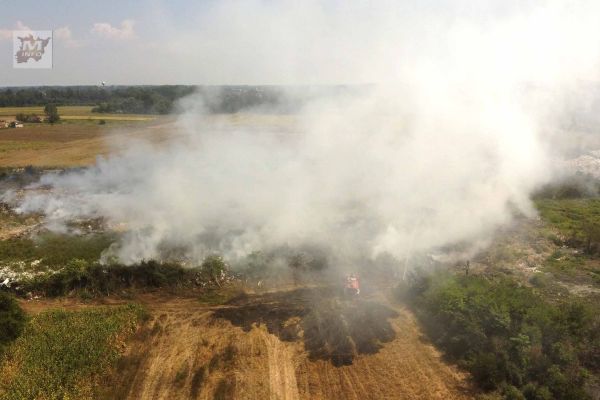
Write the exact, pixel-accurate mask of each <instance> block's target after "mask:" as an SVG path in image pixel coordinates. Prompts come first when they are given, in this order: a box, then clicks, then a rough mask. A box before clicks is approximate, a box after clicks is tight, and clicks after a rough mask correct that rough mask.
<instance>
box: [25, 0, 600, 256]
mask: <svg viewBox="0 0 600 400" xmlns="http://www.w3.org/2000/svg"><path fill="white" fill-rule="evenodd" d="M468 3H469V2H467V3H463V2H456V5H455V6H454V7H452V6H449V5H447V4H446V3H443V5H444V8H445V9H447V10H448V9H449V10H451V11H452V12H450V13H446V14H444V17H443V18H442V17H436V16H432V15H433V14H431V13H427V12H421V13H418V18H417V17H415V15H414V14H415V13H414V12H411V11H410V10H408V9H406V7H405V9H398V8H397V4H396V2H389V3H385V2H382V3H378V4H377V5H373V6H372V8H368V10H369V12H368V13H366V14H365V13H364V12H361V10H363V8H364V7H367V6H363V8H361V7H358V6H350V5H348V6H346V5H344V4H342V3H339V4H338V3H336V5H335V10H333V11H332V10H323V9H322V8H319V7H317V6H316V5H315V3H312V2H308V3H306V4H307V5H306V6H300V5H294V6H292V5H290V4H289V3H284V4H287V5H286V6H283V5H281V6H277V7H275V6H272V8H268V7H270V6H268V5H265V3H254V2H242V4H243V5H244V7H242V10H244V15H245V18H246V19H243V18H241V17H240V14H239V13H240V12H241V11H239V10H237V9H236V8H235V7H233V6H225V5H223V6H221V7H220V8H219V9H218V10H216V11H214V12H215V14H216V16H217V18H216V20H215V21H216V22H214V23H215V24H217V25H218V29H216V28H215V30H214V31H213V32H216V33H213V34H215V35H216V34H220V35H223V43H224V44H223V45H224V46H227V45H228V44H230V43H231V37H232V36H235V34H238V33H239V32H240V30H242V27H243V26H245V25H244V24H245V23H247V21H252V20H253V18H255V19H254V20H256V21H262V22H263V23H266V22H268V21H273V22H274V23H276V26H277V29H278V31H277V34H276V36H277V39H270V40H277V43H278V44H279V45H278V46H274V48H273V53H268V50H265V46H264V44H263V43H262V42H260V43H259V41H260V40H263V39H264V40H269V39H268V38H267V33H261V32H263V31H262V30H263V29H264V28H263V26H262V25H263V24H262V23H261V24H257V25H258V26H257V31H258V33H254V34H251V33H249V37H246V40H247V41H257V46H258V48H259V49H260V50H261V51H263V52H266V53H268V54H263V55H262V56H263V58H265V59H268V60H270V61H271V62H272V63H277V62H279V63H281V65H284V66H285V68H286V70H289V71H296V74H292V73H290V75H289V76H291V83H298V84H302V83H305V82H306V81H308V82H309V83H310V80H309V79H304V80H302V79H303V77H304V78H306V76H307V71H309V72H310V71H313V72H314V69H318V68H321V67H322V68H323V70H324V71H325V72H324V75H322V77H323V79H325V80H327V79H332V76H333V75H334V74H333V73H332V72H331V71H333V70H334V69H335V68H336V67H337V68H339V77H340V79H343V80H344V81H345V82H348V83H364V82H372V83H374V84H373V85H369V86H362V87H360V88H358V89H356V88H355V89H356V90H349V91H345V92H344V94H338V95H336V96H324V97H321V98H318V99H315V100H312V101H310V102H309V103H308V104H306V105H305V106H304V107H303V108H302V110H301V111H299V112H298V113H296V114H295V115H292V116H281V115H279V116H276V117H273V120H274V121H286V122H285V123H273V124H268V125H265V124H261V123H256V122H255V121H257V120H258V121H264V120H268V118H267V117H266V114H269V112H270V111H273V113H275V112H276V110H265V109H262V110H261V116H260V117H257V116H253V114H252V113H251V112H248V113H246V114H243V115H241V116H238V118H237V119H236V123H230V122H227V118H225V117H223V118H218V117H215V116H211V115H208V114H207V113H206V112H205V111H204V103H205V101H206V98H205V96H201V95H193V96H191V97H189V98H187V99H185V100H184V101H183V102H182V109H183V110H184V111H183V113H182V114H181V116H180V117H179V120H178V123H177V131H178V134H177V135H174V137H173V139H172V140H170V141H169V142H168V143H162V144H160V145H152V144H149V143H147V144H144V143H140V142H135V143H127V142H125V143H119V149H120V153H119V154H118V155H114V156H111V157H109V158H107V159H100V160H98V162H97V164H96V165H95V166H92V167H90V168H87V169H85V170H83V171H75V172H70V173H66V174H62V175H57V174H49V175H46V176H44V177H43V178H42V180H41V184H42V185H50V186H51V187H52V188H53V189H54V190H52V191H50V192H43V193H32V194H30V195H28V196H27V197H25V198H24V200H23V201H22V202H21V204H20V205H19V208H18V209H19V210H20V211H21V212H32V211H37V212H43V213H44V214H45V215H46V216H47V218H48V220H49V221H50V222H52V226H58V225H60V224H61V223H64V222H66V221H68V220H70V219H73V218H81V217H103V218H105V219H106V220H107V221H109V222H111V223H114V224H119V223H123V224H124V225H125V226H126V228H127V231H126V233H125V234H124V235H123V237H122V239H121V241H120V242H119V243H118V244H117V245H115V246H114V247H113V248H111V250H110V251H111V254H112V255H114V256H116V257H117V258H118V259H119V260H120V261H122V262H125V263H133V262H136V261H139V260H141V259H149V258H161V257H162V254H163V252H164V250H165V249H169V248H178V249H183V251H184V253H185V254H186V256H187V257H189V258H191V259H201V258H202V257H203V256H204V255H206V254H207V253H209V252H219V253H222V254H224V255H225V256H226V257H228V258H230V259H238V258H240V257H243V256H245V255H247V254H249V253H250V252H252V251H257V250H268V249H273V248H277V247H280V246H292V247H293V246H300V245H306V244H309V245H314V244H316V245H319V246H322V247H325V248H328V249H329V250H331V251H332V252H333V253H334V254H335V255H336V256H337V257H339V258H340V259H344V260H348V262H352V260H356V259H359V258H361V257H377V256H378V255H381V254H389V255H391V256H393V257H394V258H396V259H398V260H402V259H404V258H405V257H407V256H409V255H410V254H414V253H418V252H422V251H427V250H430V249H434V248H437V247H441V246H447V245H450V244H453V243H459V242H470V241H472V242H475V241H482V240H484V239H485V238H486V237H489V234H490V233H491V232H493V231H494V230H495V229H496V228H497V227H499V226H501V225H502V224H506V223H508V222H510V220H511V218H512V216H513V215H514V213H515V210H517V211H520V212H522V213H526V214H528V215H533V214H534V211H533V208H532V206H531V203H530V200H529V196H530V194H531V192H532V191H533V190H534V189H536V188H537V187H539V186H540V185H541V184H543V183H545V182H547V181H548V180H549V179H551V177H552V174H553V171H552V170H553V160H554V159H555V157H556V156H557V154H560V152H559V151H557V150H556V149H555V148H553V147H552V144H553V143H556V141H555V139H556V136H557V132H558V133H563V131H561V130H560V129H559V127H558V125H559V123H560V121H559V118H558V117H557V115H558V112H557V110H558V109H559V107H560V106H561V105H562V104H564V93H567V92H568V91H572V90H574V89H575V88H578V87H580V86H581V85H586V84H588V83H590V82H593V80H595V79H596V78H597V72H598V66H599V64H598V52H599V50H600V31H599V29H598V24H597V21H598V20H600V19H599V18H600V12H599V11H600V10H599V7H598V6H597V5H595V4H594V3H592V2H570V3H569V5H565V4H564V3H561V2H527V3H526V5H522V4H523V3H521V2H488V6H482V5H479V6H477V7H476V8H469V7H468V6H467V4H468ZM440 4H442V3H440ZM461 5H462V6H461ZM238 6H239V4H238ZM363 11H364V10H363ZM413 11H414V10H413ZM421 11H422V10H421ZM225 17H227V18H225ZM219 18H221V19H222V21H221V19H219ZM283 22H285V24H284V23H283ZM219 24H220V25H219ZM303 24H312V26H313V28H312V29H311V30H310V31H309V32H307V31H306V29H307V28H303V29H301V28H299V27H300V26H304V25H303ZM296 28H298V29H300V31H299V32H300V33H301V34H300V33H299V32H298V31H295V30H294V29H296ZM302 35H304V36H305V37H303V36H302ZM316 35H318V36H319V37H321V38H322V40H317V38H316ZM286 38H287V39H289V40H288V41H286ZM206 40H208V39H206ZM251 44H252V43H250V45H251ZM190 45H191V46H193V44H191V43H190ZM282 45H287V46H290V47H291V49H286V50H285V51H284V50H281V46H282ZM225 50H226V51H228V52H233V51H235V50H236V49H225ZM279 50H281V52H282V53H281V58H280V59H279V61H278V59H277V55H278V51H279ZM290 52H294V53H295V54H296V56H295V58H292V56H291V55H290ZM243 54H244V52H242V55H243ZM336 57H338V59H336V60H332V59H333V58H336ZM340 60H341V61H340ZM253 67H256V68H259V69H260V68H261V64H260V63H259V64H252V65H248V66H246V65H244V64H243V63H241V64H240V65H238V66H237V68H253ZM269 68H276V67H272V66H270V67H269ZM282 68H283V67H282ZM296 75H297V76H296ZM578 101H579V102H581V103H582V105H581V106H582V107H584V106H585V103H586V102H587V101H589V99H585V98H582V99H579V100H578ZM561 139H563V140H564V137H563V138H561Z"/></svg>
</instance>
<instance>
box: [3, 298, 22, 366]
mask: <svg viewBox="0 0 600 400" xmlns="http://www.w3.org/2000/svg"><path fill="white" fill-rule="evenodd" d="M25 320H26V318H25V313H24V312H23V310H21V307H19V304H18V303H17V301H16V300H15V299H14V297H13V296H12V295H10V294H8V293H6V292H2V291H0V354H2V351H3V348H4V347H5V346H6V345H8V344H9V343H10V342H12V341H13V340H15V339H16V338H17V337H19V335H20V334H21V331H22V330H23V326H24V325H25Z"/></svg>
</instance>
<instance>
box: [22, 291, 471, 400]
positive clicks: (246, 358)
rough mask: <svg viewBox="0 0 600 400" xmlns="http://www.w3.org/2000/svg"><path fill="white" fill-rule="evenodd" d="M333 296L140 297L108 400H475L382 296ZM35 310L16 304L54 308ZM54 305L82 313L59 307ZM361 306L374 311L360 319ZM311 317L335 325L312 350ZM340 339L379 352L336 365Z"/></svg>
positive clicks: (360, 350) (356, 354) (404, 314)
mask: <svg viewBox="0 0 600 400" xmlns="http://www.w3.org/2000/svg"><path fill="white" fill-rule="evenodd" d="M315 298H317V300H318V299H321V300H322V301H325V302H332V304H334V303H335V302H336V301H338V300H339V303H337V306H332V307H331V308H330V309H327V310H325V312H324V313H323V314H321V308H322V304H320V305H319V306H318V307H317V308H318V310H317V309H313V308H311V305H312V304H315V303H313V299H315ZM335 299H336V297H335V296H334V295H332V294H330V291H329V292H328V291H325V289H296V290H292V291H291V292H290V291H284V292H272V293H267V294H263V295H257V296H254V295H249V296H247V297H238V298H236V299H233V300H232V301H230V302H229V303H227V304H225V305H221V306H214V307H208V306H203V305H202V304H201V303H199V302H198V300H197V299H196V298H180V297H173V296H168V295H160V294H151V295H144V296H141V297H140V298H139V299H138V300H139V301H140V302H142V303H143V304H144V305H145V306H146V307H147V308H148V309H149V311H150V313H151V315H152V317H151V319H150V320H149V321H148V322H147V323H146V325H145V326H144V328H143V329H142V330H140V331H139V332H138V334H137V336H136V337H135V338H134V339H133V340H132V341H131V342H130V344H129V346H128V349H127V351H126V353H125V355H124V357H123V358H122V360H121V362H120V364H119V366H118V368H117V371H118V372H117V374H115V376H114V378H113V381H111V382H110V383H109V384H108V385H107V387H108V388H112V389H110V390H108V392H107V394H106V398H110V399H241V398H243V399H342V398H343V399H470V398H473V392H472V391H471V388H470V386H469V383H468V380H467V376H466V375H465V374H463V373H460V372H459V371H458V370H457V369H456V368H455V367H452V366H448V365H446V364H445V363H444V362H443V361H442V359H441V357H440V354H439V353H437V352H436V351H435V349H434V348H433V347H432V346H431V345H429V344H428V343H427V342H426V341H425V340H424V339H423V337H422V336H421V333H420V331H419V328H418V325H417V322H416V321H415V319H414V317H413V315H412V314H411V313H410V312H409V311H408V310H407V309H405V308H403V307H401V306H397V305H392V304H389V303H387V301H385V300H384V299H374V298H372V299H365V300H364V303H363V300H360V301H358V302H357V303H356V304H354V303H352V302H350V303H348V304H344V302H345V301H346V300H342V299H338V300H335ZM105 302H106V301H105ZM109 302H110V301H109ZM36 303H37V302H35V301H31V302H28V303H25V304H24V305H25V308H26V309H27V310H29V311H31V312H39V311H40V309H42V308H46V307H52V304H53V301H44V302H42V303H41V304H43V305H42V306H40V303H38V305H36ZM116 303H120V301H117V302H116ZM375 304H376V305H375ZM57 305H58V304H57ZM60 305H62V306H65V307H68V308H73V307H82V305H77V304H73V303H65V302H64V301H62V300H61V301H60ZM354 305H356V306H357V307H358V312H357V313H355V314H356V315H357V318H356V320H354V321H353V320H351V321H350V323H349V324H348V326H347V328H343V329H340V328H339V327H340V324H341V322H339V321H344V320H346V318H347V317H348V316H349V315H350V314H352V309H353V307H354ZM338 307H339V308H338ZM361 307H362V308H364V311H366V309H367V308H368V309H373V307H375V308H374V309H375V310H377V311H376V312H375V313H373V314H368V315H366V314H365V313H364V312H361V311H360V309H361ZM315 313H317V314H318V315H319V316H320V317H321V319H322V320H323V321H325V320H328V319H330V318H332V317H334V318H338V321H335V323H333V324H332V325H333V326H334V327H336V328H330V329H329V331H330V332H323V334H324V336H323V337H322V338H321V339H320V340H318V341H317V342H318V343H319V345H317V346H315V340H316V338H317V337H319V331H320V330H321V329H322V328H323V327H324V326H320V325H319V324H314V320H313V318H316V316H315ZM336 313H337V315H336ZM364 318H370V321H365V320H364ZM355 324H360V325H361V326H362V327H363V328H366V327H367V325H368V326H371V324H374V325H373V326H371V328H370V329H366V330H365V332H368V333H367V334H366V336H362V337H356V336H355V335H354V334H353V332H352V327H353V326H355ZM292 326H295V327H294V328H290V327H292ZM311 327H312V328H314V329H313V330H312V331H310V329H311ZM379 328H382V329H379ZM305 329H308V331H305ZM336 329H337V334H336V335H332V334H331V331H335V330H336ZM382 332H385V334H382ZM346 336H347V338H346V340H347V341H348V342H354V341H355V340H356V343H359V344H360V343H363V344H365V343H370V344H377V345H376V346H374V347H368V346H367V347H366V348H365V347H361V346H360V345H359V346H356V348H355V351H352V352H351V353H350V354H351V358H348V359H346V360H345V361H346V362H345V363H343V364H344V365H340V363H338V362H337V361H336V357H335V356H336V354H338V353H336V352H339V350H340V347H337V346H335V343H336V342H335V340H333V339H332V338H336V337H337V338H343V337H346ZM343 341H344V340H340V342H343ZM315 350H320V352H316V353H315V352H314V351H315ZM338 355H339V354H338Z"/></svg>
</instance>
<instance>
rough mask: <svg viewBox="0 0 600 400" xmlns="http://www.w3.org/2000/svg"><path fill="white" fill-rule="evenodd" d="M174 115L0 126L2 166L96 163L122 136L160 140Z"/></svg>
mask: <svg viewBox="0 0 600 400" xmlns="http://www.w3.org/2000/svg"><path fill="white" fill-rule="evenodd" d="M172 126H173V118H171V117H160V118H156V119H154V120H150V121H133V122H131V121H125V122H119V123H118V124H116V125H111V124H107V125H98V124H94V123H87V122H86V123H64V124H55V125H49V124H27V125H26V126H25V127H24V128H17V129H0V167H25V166H30V165H31V166H34V167H78V166H85V165H90V164H93V163H94V162H95V160H96V157H97V156H99V155H103V156H106V155H107V154H109V153H112V152H113V151H114V150H115V149H114V148H113V147H112V146H111V143H113V142H116V141H117V140H118V139H122V138H142V137H145V138H148V139H149V140H152V141H154V140H161V139H163V138H165V137H166V136H168V135H169V134H170V131H171V129H172Z"/></svg>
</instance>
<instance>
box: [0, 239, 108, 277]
mask: <svg viewBox="0 0 600 400" xmlns="http://www.w3.org/2000/svg"><path fill="white" fill-rule="evenodd" d="M114 240H115V237H114V235H110V234H90V235H65V234H57V233H45V234H41V235H39V236H37V237H35V238H28V237H23V238H13V239H8V240H3V241H0V264H7V263H15V262H24V263H31V262H33V261H35V260H41V261H40V262H39V265H41V266H46V267H50V268H51V269H52V268H56V267H63V266H65V265H66V264H67V263H68V262H70V261H71V260H74V259H79V260H84V261H86V262H90V263H91V262H94V261H96V260H98V259H99V258H100V255H101V253H102V251H103V250H105V249H106V248H107V247H108V246H110V244H111V243H112V242H113V241H114Z"/></svg>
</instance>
